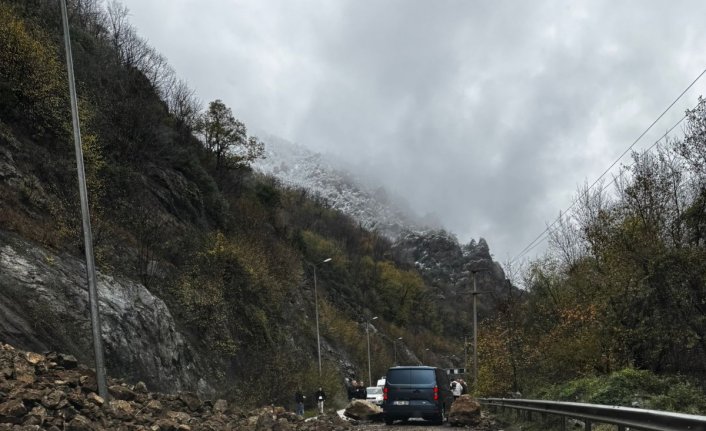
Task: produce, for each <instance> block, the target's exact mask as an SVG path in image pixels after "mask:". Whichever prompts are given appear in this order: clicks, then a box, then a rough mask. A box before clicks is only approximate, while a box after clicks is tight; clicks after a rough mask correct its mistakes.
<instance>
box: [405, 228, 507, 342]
mask: <svg viewBox="0 0 706 431" xmlns="http://www.w3.org/2000/svg"><path fill="white" fill-rule="evenodd" d="M393 250H394V254H395V259H397V260H398V261H400V262H402V263H404V264H407V265H410V266H414V267H415V268H417V269H418V270H419V272H420V273H421V274H422V276H423V277H424V278H425V280H426V281H427V283H429V284H430V285H431V286H432V288H433V289H434V291H435V292H436V296H437V300H438V301H439V303H440V305H441V309H442V310H446V311H447V312H448V313H449V315H454V316H457V317H458V318H457V319H452V321H449V322H447V323H448V324H449V325H450V326H449V327H448V328H447V330H449V331H450V333H467V331H468V329H469V328H470V316H469V310H470V309H471V300H472V295H470V294H469V293H470V292H471V291H472V290H473V275H472V271H475V272H476V287H477V289H478V290H479V291H483V292H485V293H484V294H483V295H480V297H479V309H478V310H479V316H480V317H479V318H481V319H482V318H483V317H484V316H486V315H487V313H489V312H490V310H492V309H493V308H494V306H495V304H496V302H497V301H498V300H499V299H501V298H503V297H504V296H505V295H506V294H507V285H506V282H505V272H504V271H503V269H502V267H501V266H500V264H498V263H497V262H495V261H493V258H492V256H491V255H490V248H489V247H488V244H487V242H486V241H485V239H483V238H481V239H479V240H478V241H477V242H476V241H475V240H471V242H470V243H468V244H464V245H462V244H459V242H458V240H457V239H456V238H455V237H454V236H453V235H451V234H449V233H447V232H445V231H428V232H407V233H406V234H404V235H402V236H400V238H399V239H398V240H397V241H396V242H395V244H394V246H393ZM459 304H461V305H460V306H459Z"/></svg>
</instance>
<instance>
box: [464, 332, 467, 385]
mask: <svg viewBox="0 0 706 431" xmlns="http://www.w3.org/2000/svg"><path fill="white" fill-rule="evenodd" d="M466 367H468V337H467V336H466V335H464V336H463V368H466ZM464 377H465V376H464Z"/></svg>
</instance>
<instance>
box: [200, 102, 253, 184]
mask: <svg viewBox="0 0 706 431" xmlns="http://www.w3.org/2000/svg"><path fill="white" fill-rule="evenodd" d="M196 131H197V133H199V135H200V136H201V138H202V139H203V144H204V146H205V147H206V148H207V149H208V150H209V151H211V152H212V153H213V154H214V155H215V156H216V172H217V173H219V174H221V173H222V172H223V171H224V170H225V169H232V168H238V167H242V166H247V165H249V164H250V162H252V161H253V160H255V159H257V158H259V157H262V155H263V154H264V151H265V148H264V145H263V144H262V142H261V141H259V140H258V139H257V138H256V137H254V136H251V137H248V135H247V128H246V127H245V124H244V123H243V122H242V121H240V120H236V119H235V117H234V116H233V112H232V111H231V109H230V108H228V107H227V106H226V105H225V104H224V103H223V102H222V101H221V100H214V101H213V102H211V103H209V105H208V110H207V111H206V112H204V113H203V114H202V115H201V117H200V118H199V119H198V121H197V122H196Z"/></svg>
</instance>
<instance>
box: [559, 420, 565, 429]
mask: <svg viewBox="0 0 706 431" xmlns="http://www.w3.org/2000/svg"><path fill="white" fill-rule="evenodd" d="M559 420H560V421H561V431H566V416H561V417H560V418H559Z"/></svg>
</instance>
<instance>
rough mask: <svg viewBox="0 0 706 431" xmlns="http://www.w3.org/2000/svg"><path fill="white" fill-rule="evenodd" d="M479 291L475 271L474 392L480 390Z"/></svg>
mask: <svg viewBox="0 0 706 431" xmlns="http://www.w3.org/2000/svg"><path fill="white" fill-rule="evenodd" d="M477 302H478V289H476V271H473V390H474V391H476V390H478V308H477Z"/></svg>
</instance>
